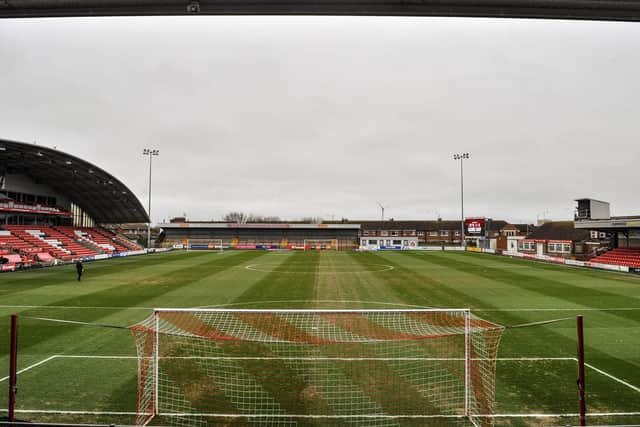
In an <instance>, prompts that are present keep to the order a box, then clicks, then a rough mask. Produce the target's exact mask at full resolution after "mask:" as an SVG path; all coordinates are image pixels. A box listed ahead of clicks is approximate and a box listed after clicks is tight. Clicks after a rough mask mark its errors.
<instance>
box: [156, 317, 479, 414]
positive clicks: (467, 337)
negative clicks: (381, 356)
mask: <svg viewBox="0 0 640 427" xmlns="http://www.w3.org/2000/svg"><path fill="white" fill-rule="evenodd" d="M177 312H185V313H193V312H200V313H273V314H286V313H306V314H323V313H345V314H353V313H356V314H364V313H368V314H371V313H462V314H463V315H464V348H465V352H464V361H465V362H464V415H463V416H461V417H462V418H467V419H469V420H470V421H471V423H472V424H473V425H477V424H476V423H475V422H474V421H473V419H472V417H473V416H472V414H471V413H470V399H471V396H470V390H471V309H469V308H451V309H439V308H425V309H420V308H413V309H260V308H254V309H242V308H238V309H225V308H202V309H200V308H155V309H154V310H153V325H154V326H153V327H154V332H153V371H154V373H153V390H154V392H153V415H152V416H151V417H150V418H149V419H148V420H147V422H146V423H145V424H144V425H147V424H148V423H149V422H151V420H152V419H153V418H154V417H156V416H159V415H161V413H160V410H159V381H158V379H159V350H160V348H159V342H160V314H161V313H177Z"/></svg>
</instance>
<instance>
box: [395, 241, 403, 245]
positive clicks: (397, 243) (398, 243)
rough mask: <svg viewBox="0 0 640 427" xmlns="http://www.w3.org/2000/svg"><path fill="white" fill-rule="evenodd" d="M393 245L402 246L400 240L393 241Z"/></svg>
mask: <svg viewBox="0 0 640 427" xmlns="http://www.w3.org/2000/svg"><path fill="white" fill-rule="evenodd" d="M393 244H394V245H401V244H402V241H401V240H394V241H393Z"/></svg>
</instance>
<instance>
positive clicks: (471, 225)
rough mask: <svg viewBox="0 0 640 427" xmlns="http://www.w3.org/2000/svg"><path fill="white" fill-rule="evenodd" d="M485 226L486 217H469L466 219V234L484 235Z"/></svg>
mask: <svg viewBox="0 0 640 427" xmlns="http://www.w3.org/2000/svg"><path fill="white" fill-rule="evenodd" d="M484 228H485V219H484V218H467V219H465V220H464V234H466V235H468V236H484Z"/></svg>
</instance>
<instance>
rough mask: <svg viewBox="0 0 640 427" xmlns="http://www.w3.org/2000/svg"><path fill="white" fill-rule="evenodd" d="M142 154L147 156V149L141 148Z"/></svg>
mask: <svg viewBox="0 0 640 427" xmlns="http://www.w3.org/2000/svg"><path fill="white" fill-rule="evenodd" d="M142 155H143V156H148V155H149V149H148V148H145V149H144V150H142Z"/></svg>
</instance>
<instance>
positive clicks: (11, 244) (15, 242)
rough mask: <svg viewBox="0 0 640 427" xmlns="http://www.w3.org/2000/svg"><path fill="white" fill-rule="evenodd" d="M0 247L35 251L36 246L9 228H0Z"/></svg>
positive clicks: (16, 250) (27, 251) (20, 250)
mask: <svg viewBox="0 0 640 427" xmlns="http://www.w3.org/2000/svg"><path fill="white" fill-rule="evenodd" d="M0 247H2V248H6V249H9V250H11V251H15V252H18V253H29V252H37V247H36V246H34V245H32V244H31V243H28V242H26V241H24V240H22V239H21V238H19V237H18V236H16V235H15V234H13V233H11V231H9V230H0Z"/></svg>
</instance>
